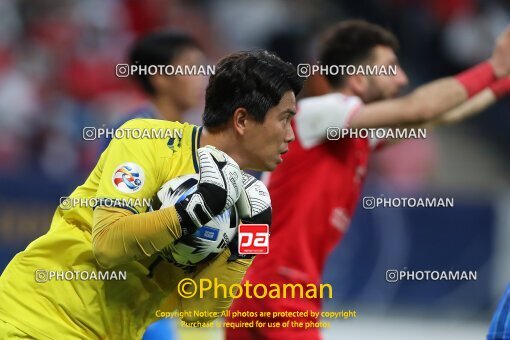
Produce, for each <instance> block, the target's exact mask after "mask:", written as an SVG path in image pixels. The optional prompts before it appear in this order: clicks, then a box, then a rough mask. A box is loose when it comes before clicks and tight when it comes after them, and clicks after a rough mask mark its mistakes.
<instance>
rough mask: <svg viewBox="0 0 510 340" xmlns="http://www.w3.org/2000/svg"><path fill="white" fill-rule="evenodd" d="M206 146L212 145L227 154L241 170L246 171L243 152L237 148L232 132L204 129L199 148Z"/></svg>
mask: <svg viewBox="0 0 510 340" xmlns="http://www.w3.org/2000/svg"><path fill="white" fill-rule="evenodd" d="M206 145H212V146H214V147H215V148H217V149H219V150H221V151H223V152H225V153H226V154H227V155H229V156H230V157H232V159H233V160H234V161H236V163H237V164H238V165H239V167H240V168H241V169H244V167H245V166H244V164H245V161H244V157H243V155H242V152H240V150H239V148H238V147H237V145H238V143H237V142H236V140H235V137H234V136H233V135H232V133H231V132H230V131H228V130H223V131H219V132H211V131H208V130H207V128H205V127H204V128H203V129H202V135H201V136H200V145H199V147H203V146H206Z"/></svg>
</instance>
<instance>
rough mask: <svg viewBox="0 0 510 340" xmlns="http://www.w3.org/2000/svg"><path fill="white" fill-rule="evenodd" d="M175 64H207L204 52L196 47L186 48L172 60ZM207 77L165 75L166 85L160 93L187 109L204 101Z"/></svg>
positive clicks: (183, 109)
mask: <svg viewBox="0 0 510 340" xmlns="http://www.w3.org/2000/svg"><path fill="white" fill-rule="evenodd" d="M172 65H173V66H177V65H180V66H185V65H188V66H193V65H196V66H197V69H198V67H199V66H204V67H205V66H206V65H205V56H204V54H203V53H202V52H201V51H200V50H198V49H196V48H192V47H190V48H186V49H185V50H183V51H182V52H181V53H179V54H178V55H177V57H176V58H175V60H174V61H173V62H172ZM206 85H207V77H206V76H201V75H171V76H165V77H164V85H163V86H162V88H161V89H160V91H159V93H160V95H163V96H166V97H167V98H168V99H169V100H172V101H173V102H174V103H176V105H177V107H178V108H179V109H180V110H182V111H186V110H189V109H191V108H193V107H197V106H199V105H200V104H201V103H202V100H203V97H204V91H205V87H206Z"/></svg>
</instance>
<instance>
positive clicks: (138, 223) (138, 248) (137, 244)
mask: <svg viewBox="0 0 510 340" xmlns="http://www.w3.org/2000/svg"><path fill="white" fill-rule="evenodd" d="M181 236H182V231H181V226H180V224H179V219H178V217H177V212H176V211H175V208H174V207H169V208H165V209H160V210H156V211H152V212H147V213H142V214H133V213H132V212H130V211H128V210H126V209H120V208H107V207H98V208H96V209H95V210H94V215H93V226H92V248H93V251H94V255H95V257H96V261H97V262H98V263H99V264H100V265H101V266H103V267H105V268H111V267H114V266H117V265H120V264H122V263H126V262H130V261H135V260H141V259H143V258H146V257H149V256H151V255H153V254H155V253H156V252H158V251H160V250H161V249H163V248H164V247H166V246H168V245H169V244H171V243H172V242H175V240H176V239H178V238H180V237H181Z"/></svg>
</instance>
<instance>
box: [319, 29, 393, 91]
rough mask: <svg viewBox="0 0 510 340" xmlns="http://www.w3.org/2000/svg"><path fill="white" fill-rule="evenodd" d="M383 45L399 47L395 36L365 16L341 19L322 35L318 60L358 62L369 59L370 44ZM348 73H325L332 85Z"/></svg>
mask: <svg viewBox="0 0 510 340" xmlns="http://www.w3.org/2000/svg"><path fill="white" fill-rule="evenodd" d="M378 45H382V46H387V47H390V48H391V49H393V50H394V51H395V52H397V50H398V40H397V38H396V37H395V36H394V35H393V33H391V32H390V31H388V30H386V29H384V28H383V27H381V26H379V25H375V24H371V23H369V22H367V21H365V20H347V21H343V22H340V23H338V24H336V25H334V26H333V27H331V28H330V29H328V30H327V31H326V32H325V33H323V35H322V37H321V42H320V46H319V62H320V63H321V64H323V65H327V66H331V65H359V64H360V63H362V62H367V61H369V59H370V57H371V56H372V51H373V48H374V47H376V46H378ZM347 77H348V76H347V75H342V74H338V75H331V74H329V75H326V78H327V80H328V81H329V83H330V85H331V86H333V87H339V86H342V85H343V84H344V82H345V79H346V78H347Z"/></svg>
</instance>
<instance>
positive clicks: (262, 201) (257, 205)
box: [228, 171, 272, 262]
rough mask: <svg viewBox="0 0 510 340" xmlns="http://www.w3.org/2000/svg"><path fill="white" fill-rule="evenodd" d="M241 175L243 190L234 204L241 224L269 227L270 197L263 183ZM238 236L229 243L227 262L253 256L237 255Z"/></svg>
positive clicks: (243, 173)
mask: <svg viewBox="0 0 510 340" xmlns="http://www.w3.org/2000/svg"><path fill="white" fill-rule="evenodd" d="M241 172H242V175H243V190H241V195H240V196H239V200H238V201H237V202H236V208H237V212H238V213H239V217H240V218H241V221H242V223H246V224H267V225H269V226H270V225H271V217H272V209H271V197H270V196H269V191H268V190H267V188H266V186H265V185H264V183H262V182H261V181H259V180H258V179H256V178H255V177H253V176H252V175H249V174H247V173H245V172H244V171H241ZM238 237H239V236H238V234H236V236H235V237H234V238H233V239H232V241H231V242H230V243H229V248H230V253H231V255H230V257H229V259H228V261H229V262H230V261H234V260H237V259H250V258H253V257H254V256H255V255H253V254H249V255H248V254H242V255H241V254H239V252H238V249H237V243H238V242H239V241H238Z"/></svg>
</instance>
